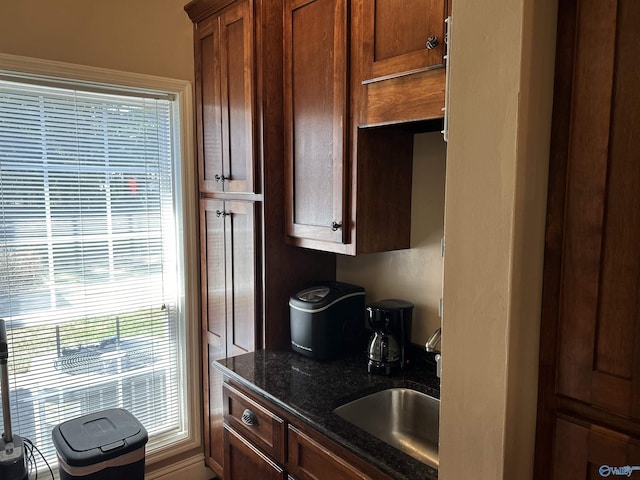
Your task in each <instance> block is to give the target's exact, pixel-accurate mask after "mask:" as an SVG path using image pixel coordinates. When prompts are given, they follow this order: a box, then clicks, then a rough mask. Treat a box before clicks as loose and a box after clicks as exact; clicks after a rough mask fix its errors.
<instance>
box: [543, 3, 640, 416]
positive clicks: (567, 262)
mask: <svg viewBox="0 0 640 480" xmlns="http://www.w3.org/2000/svg"><path fill="white" fill-rule="evenodd" d="M579 3H581V4H582V3H583V2H579ZM617 3H618V8H617V9H616V8H611V6H610V5H601V4H598V3H597V2H596V3H589V7H588V8H587V7H586V6H585V7H584V8H582V6H581V8H579V9H578V12H579V13H578V15H580V16H581V17H580V18H579V20H578V22H577V34H574V36H575V42H576V46H575V52H576V53H575V58H574V59H573V62H571V63H570V65H573V66H574V72H575V78H574V80H573V82H572V86H573V93H572V94H571V93H570V94H569V96H568V98H571V99H572V102H571V105H570V108H569V110H568V111H570V114H571V120H570V123H569V125H570V127H569V131H568V135H567V137H566V142H567V143H566V155H567V157H566V163H567V165H566V172H570V175H569V174H567V176H566V183H565V185H564V186H563V187H561V188H562V189H563V190H562V191H563V192H566V199H565V206H564V208H563V209H562V210H561V211H559V212H558V214H559V215H562V216H557V217H555V218H556V219H558V220H559V219H561V218H563V220H564V238H563V240H562V242H563V243H562V267H561V272H562V276H561V277H560V278H561V280H560V292H561V294H560V297H559V308H558V312H559V313H558V316H559V318H558V336H559V338H558V341H559V346H558V349H557V351H558V375H557V383H556V388H557V393H558V394H559V395H563V396H566V397H570V398H573V399H577V400H580V401H582V402H585V403H587V404H589V405H594V406H597V407H599V408H602V409H604V410H607V411H609V412H612V413H615V414H618V415H621V416H624V417H631V418H633V419H635V420H640V250H639V249H638V245H640V215H638V211H640V189H638V185H639V184H640V162H639V161H638V139H637V133H636V132H637V130H638V129H637V126H638V125H639V122H638V118H639V117H638V109H639V108H640V95H639V94H638V90H637V85H638V81H639V79H640V67H639V66H638V62H637V61H636V60H637V57H638V53H639V51H640V50H639V48H638V41H639V40H640V37H639V36H638V28H637V26H638V23H639V22H640V6H638V4H637V3H636V2H622V1H619V2H617ZM596 65H597V66H596Z"/></svg>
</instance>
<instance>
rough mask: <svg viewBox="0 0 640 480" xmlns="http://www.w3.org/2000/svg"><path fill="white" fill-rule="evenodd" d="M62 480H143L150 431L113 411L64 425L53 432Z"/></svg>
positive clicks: (126, 414)
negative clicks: (146, 446)
mask: <svg viewBox="0 0 640 480" xmlns="http://www.w3.org/2000/svg"><path fill="white" fill-rule="evenodd" d="M52 437H53V444H54V446H55V447H56V452H57V454H58V464H59V467H60V468H59V470H60V480H78V479H82V480H113V479H114V478H126V479H127V480H144V459H145V445H146V444H147V439H148V435H147V431H146V430H145V428H144V427H143V426H142V424H141V423H140V422H139V421H138V420H137V419H136V418H135V417H134V416H133V415H132V414H131V413H129V412H128V411H127V410H124V409H122V408H114V409H109V410H102V411H100V412H96V413H91V414H88V415H84V416H82V417H78V418H75V419H73V420H69V421H67V422H63V423H61V424H60V425H58V426H56V427H55V428H54V429H53V432H52Z"/></svg>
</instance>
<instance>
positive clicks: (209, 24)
mask: <svg viewBox="0 0 640 480" xmlns="http://www.w3.org/2000/svg"><path fill="white" fill-rule="evenodd" d="M252 10H253V9H252V3H251V2H250V1H249V0H245V1H240V2H236V3H233V4H231V5H230V6H229V7H227V8H226V9H224V10H222V12H220V13H219V14H217V15H214V16H211V17H209V18H206V19H205V20H203V21H201V22H199V23H198V25H197V29H196V35H197V41H196V55H195V61H196V64H197V65H196V76H197V78H196V99H197V105H198V109H197V115H198V131H197V137H198V166H199V168H198V170H199V178H200V191H202V192H212V193H213V192H239V193H253V192H255V182H254V170H255V167H254V166H255V154H254V125H253V118H254V97H255V95H254V91H253V88H254V87H253V85H254V83H253V65H254V46H253V42H254V40H253V18H252V15H253V13H252Z"/></svg>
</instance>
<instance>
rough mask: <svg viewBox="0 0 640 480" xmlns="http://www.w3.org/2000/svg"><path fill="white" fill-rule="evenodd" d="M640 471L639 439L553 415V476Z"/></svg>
mask: <svg viewBox="0 0 640 480" xmlns="http://www.w3.org/2000/svg"><path fill="white" fill-rule="evenodd" d="M632 475H633V476H634V477H635V476H636V475H640V440H638V439H633V438H630V437H628V436H626V435H623V434H621V433H619V432H616V431H613V430H610V429H607V428H604V427H600V426H598V425H593V424H589V423H585V422H584V421H580V420H577V419H573V418H570V417H558V418H557V419H556V443H555V446H554V461H553V478H554V479H555V478H557V479H560V478H561V479H563V480H574V479H575V480H584V479H585V478H589V479H592V478H593V479H596V478H604V477H609V476H611V477H614V478H615V477H620V476H623V477H630V476H632Z"/></svg>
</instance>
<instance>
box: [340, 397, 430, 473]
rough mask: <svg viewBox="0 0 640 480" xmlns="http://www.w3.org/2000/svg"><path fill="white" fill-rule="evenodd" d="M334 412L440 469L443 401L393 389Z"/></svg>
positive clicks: (351, 403)
mask: <svg viewBox="0 0 640 480" xmlns="http://www.w3.org/2000/svg"><path fill="white" fill-rule="evenodd" d="M333 413H335V414H337V415H339V416H340V417H342V418H344V419H345V420H346V421H348V422H350V423H352V424H354V425H356V426H357V427H360V428H361V429H363V430H365V431H366V432H369V433H370V434H371V435H373V436H375V437H377V438H379V439H380V440H382V441H383V442H385V443H388V444H389V445H392V446H393V447H395V448H397V449H399V450H402V451H403V452H405V453H406V454H408V455H411V456H412V457H413V458H415V459H417V460H419V461H421V462H422V463H426V464H427V465H430V466H432V467H435V468H438V435H439V428H440V400H438V399H437V398H433V397H431V396H429V395H426V394H424V393H421V392H418V391H416V390H410V389H408V388H390V389H388V390H382V391H380V392H376V393H372V394H371V395H367V396H365V397H362V398H359V399H357V400H353V401H352V402H349V403H346V404H344V405H341V406H340V407H338V408H336V409H335V410H334V411H333Z"/></svg>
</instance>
